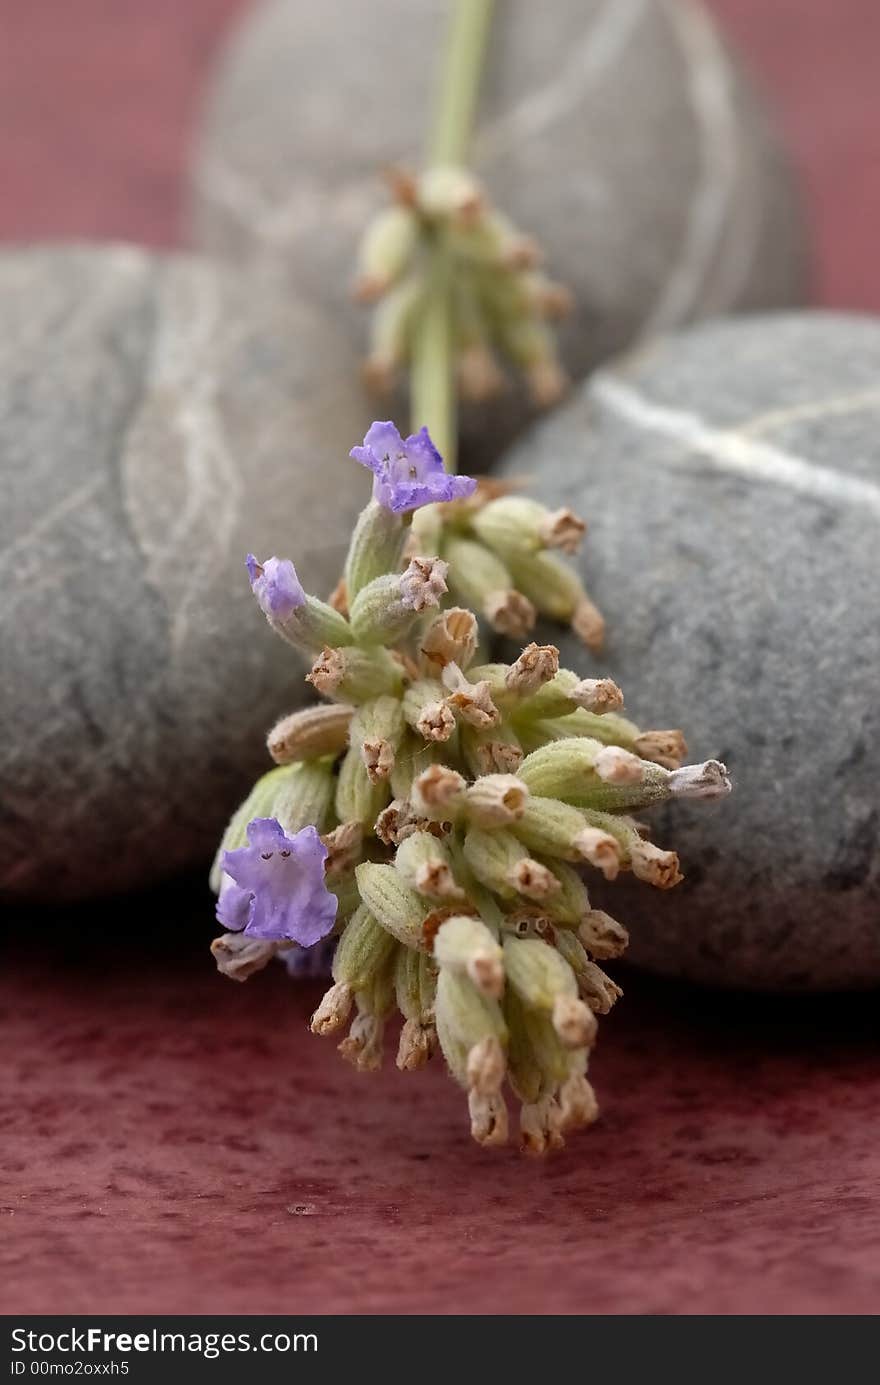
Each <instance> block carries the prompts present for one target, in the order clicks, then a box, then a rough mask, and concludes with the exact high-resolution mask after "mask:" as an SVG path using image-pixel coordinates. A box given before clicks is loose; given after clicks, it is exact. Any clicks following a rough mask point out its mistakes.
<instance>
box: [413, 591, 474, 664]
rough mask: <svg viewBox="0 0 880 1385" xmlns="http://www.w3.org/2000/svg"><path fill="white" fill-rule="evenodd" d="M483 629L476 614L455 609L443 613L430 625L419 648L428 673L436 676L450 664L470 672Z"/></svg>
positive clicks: (455, 607)
mask: <svg viewBox="0 0 880 1385" xmlns="http://www.w3.org/2000/svg"><path fill="white" fill-rule="evenodd" d="M479 633H480V632H479V627H478V625H477V620H476V617H475V616H474V614H473V612H472V611H466V610H464V609H463V608H462V607H461V606H452V607H451V608H450V609H449V610H447V611H441V612H440V614H439V615H438V616H435V618H434V620H432V621H431V624H430V625H429V626H428V628H427V630H426V631H425V633H424V634H423V635H422V638H421V640H420V642H419V649H420V653H421V655H422V659H423V661H424V664H425V668H426V670H427V672H428V673H430V674H431V675H432V676H434V677H436V676H439V674H441V673H442V671H443V669H444V668H445V667H446V665H447V664H457V665H458V667H459V668H460V669H466V668H467V667H468V665H469V664H470V663H472V661H473V658H474V655H475V653H476V651H477V644H478V642H479Z"/></svg>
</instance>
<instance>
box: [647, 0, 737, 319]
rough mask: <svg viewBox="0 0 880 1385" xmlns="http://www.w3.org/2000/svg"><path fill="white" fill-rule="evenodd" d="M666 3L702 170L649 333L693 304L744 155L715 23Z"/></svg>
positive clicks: (687, 4)
mask: <svg viewBox="0 0 880 1385" xmlns="http://www.w3.org/2000/svg"><path fill="white" fill-rule="evenodd" d="M667 8H668V14H669V17H670V19H671V21H672V23H673V27H674V29H675V32H676V35H677V36H678V39H679V42H680V44H681V48H682V52H683V54H684V58H685V64H686V72H687V80H688V93H689V96H690V101H691V105H692V107H693V111H694V115H695V117H696V120H697V128H698V132H699V136H700V176H699V180H698V183H697V186H696V189H695V192H694V196H693V198H692V200H691V204H690V207H689V209H688V216H687V225H686V229H685V234H684V240H683V242H682V247H681V252H680V254H679V257H678V262H677V263H676V265H675V266H674V267H673V270H672V273H671V274H670V276H669V278H668V279H667V281H666V283H665V285H664V287H663V289H662V290H661V293H660V296H659V298H658V299H657V301H656V302H655V303H654V305H653V307H652V308H651V310H650V312H649V313H648V315H647V317H646V318H645V321H644V322H643V324H642V332H643V333H644V334H646V335H652V334H654V333H655V332H662V331H665V330H666V329H667V328H668V327H673V326H675V325H676V324H678V323H680V322H683V321H686V319H687V316H688V314H689V313H691V312H692V311H693V310H694V308H695V306H696V304H697V302H698V298H699V291H700V288H701V286H702V285H703V283H704V281H705V278H706V275H707V273H708V271H709V268H710V266H711V262H712V256H713V255H714V254H715V252H716V250H717V248H718V245H719V242H720V240H721V237H722V235H723V232H724V226H725V220H726V217H727V215H728V212H729V209H730V202H731V197H732V194H733V191H734V188H735V185H736V174H737V168H738V159H739V154H738V139H737V128H736V113H735V110H734V105H733V94H732V92H731V89H730V80H731V72H730V66H729V64H728V62H727V59H726V57H725V54H724V50H723V48H722V47H721V43H720V41H719V39H718V35H717V33H716V32H715V28H714V25H713V23H712V21H711V19H709V17H708V16H707V15H705V14H703V12H702V11H701V10H700V9H698V8H697V7H696V6H695V5H693V4H692V3H691V0H681V3H677V4H675V5H669V6H668V7H667Z"/></svg>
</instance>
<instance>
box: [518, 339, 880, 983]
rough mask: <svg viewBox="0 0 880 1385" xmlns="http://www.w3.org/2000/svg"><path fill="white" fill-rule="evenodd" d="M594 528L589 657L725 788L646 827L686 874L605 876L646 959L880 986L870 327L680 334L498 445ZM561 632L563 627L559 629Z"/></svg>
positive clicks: (879, 495)
mask: <svg viewBox="0 0 880 1385" xmlns="http://www.w3.org/2000/svg"><path fill="white" fill-rule="evenodd" d="M504 470H506V471H508V472H509V473H510V474H512V475H518V474H520V475H521V474H528V475H529V476H530V477H531V478H532V480H533V489H534V493H536V494H538V495H540V497H541V499H542V500H544V501H545V502H546V503H547V504H550V505H563V504H567V505H571V506H572V507H573V508H575V509H577V510H579V511H580V512H581V513H582V514H584V515H585V516H586V517H587V519H588V522H589V525H590V528H589V532H588V535H587V542H586V545H585V549H584V554H583V557H582V559H581V560H580V562H581V565H582V570H583V573H584V576H585V579H586V581H587V583H588V585H589V587H590V589H591V591H592V592H593V594H594V596H595V598H596V600H597V601H598V603H599V605H600V606H601V607H602V609H603V610H604V612H605V614H606V616H607V618H608V630H609V635H608V643H607V651H606V653H605V655H604V656H603V658H602V659H601V660H600V661H596V660H593V659H591V658H590V657H589V656H586V655H585V654H584V652H583V651H582V650H580V649H579V648H578V647H577V646H576V644H575V643H574V642H573V641H571V640H569V639H564V640H563V642H562V643H563V655H564V659H565V661H566V662H570V661H573V665H574V666H577V667H580V668H583V669H585V670H587V669H589V668H591V667H592V668H593V669H595V668H601V669H603V670H606V671H608V672H610V673H612V674H613V675H614V677H615V678H617V680H618V681H619V683H620V685H621V686H622V688H623V689H624V692H625V694H626V699H627V707H628V709H630V711H631V714H632V716H633V717H634V719H635V720H637V721H638V722H639V723H640V724H641V725H642V726H644V727H647V726H657V727H665V726H681V727H682V728H683V730H684V731H685V734H686V736H687V739H688V742H689V745H690V755H689V758H690V759H691V760H702V759H705V758H708V757H713V756H717V757H718V758H720V759H722V760H724V761H725V762H726V763H727V764H728V766H729V768H730V770H731V772H732V775H733V778H734V782H735V792H734V794H733V796H732V797H731V798H729V799H726V800H725V801H724V802H722V803H720V804H709V805H705V806H704V805H701V804H698V803H697V804H688V803H682V804H679V805H675V806H672V807H668V808H664V809H663V811H661V812H659V813H657V814H656V815H655V817H654V821H655V823H656V827H657V832H656V839H657V840H658V841H659V842H660V843H661V844H662V845H666V846H672V847H675V848H676V849H677V850H678V851H679V854H680V856H681V859H682V865H683V869H684V871H685V874H686V877H687V878H686V880H685V883H684V884H683V885H681V886H679V888H678V889H675V890H672V891H670V892H669V893H667V894H660V893H659V892H657V891H654V890H651V889H650V888H648V887H647V886H644V885H639V884H638V883H637V882H629V881H627V882H623V881H618V882H616V883H615V884H614V885H610V886H608V887H606V888H605V889H601V888H599V887H598V886H597V887H596V889H595V891H594V893H595V894H596V896H597V898H598V897H600V896H601V897H602V899H603V907H606V908H608V910H609V912H611V913H615V914H617V915H618V916H619V917H620V918H621V919H623V920H624V921H625V922H626V923H627V924H628V925H630V926H631V927H632V935H633V939H632V948H631V953H630V955H631V957H632V959H633V960H635V961H637V962H640V963H642V964H644V965H645V966H647V967H650V968H652V969H653V970H656V971H660V972H665V973H669V974H675V975H682V976H687V977H693V978H696V979H698V980H701V981H707V982H712V983H720V984H723V985H729V986H749V987H765V988H779V989H805V990H810V989H829V990H830V989H833V988H837V987H841V988H849V987H861V986H870V985H876V984H878V983H880V597H878V592H880V321H878V320H877V319H874V318H860V317H847V316H837V315H832V314H823V313H805V314H792V315H788V314H786V315H780V316H776V317H773V316H768V317H755V318H752V319H751V320H745V319H741V320H730V321H727V322H720V323H714V324H708V325H705V326H701V327H696V328H691V329H690V330H689V331H688V332H686V333H684V334H682V335H680V336H678V337H677V338H676V337H673V338H671V339H670V340H669V341H667V342H666V343H663V344H659V345H657V346H656V347H655V348H654V349H653V350H652V351H649V352H647V353H645V354H644V355H642V356H640V357H633V358H631V359H630V360H629V361H628V362H627V361H626V360H624V361H623V362H621V363H619V364H617V365H615V366H612V367H610V368H609V369H607V370H604V371H601V372H599V373H598V374H597V375H596V376H595V377H594V379H593V381H592V382H591V383H590V384H589V385H588V386H585V387H584V388H583V389H582V390H581V392H580V393H579V395H578V396H577V397H576V399H575V400H574V401H573V402H572V403H571V404H570V405H569V406H568V407H567V408H565V409H564V410H563V411H561V412H560V413H559V414H558V415H557V416H556V417H554V418H553V419H551V420H550V421H548V422H546V423H544V424H542V425H541V426H539V427H537V428H535V429H534V430H533V431H532V432H531V433H529V434H528V436H527V437H525V438H524V439H523V440H522V441H521V442H520V443H519V444H518V446H517V447H516V448H515V449H514V450H513V451H511V452H510V453H509V454H508V457H507V459H506V461H505V465H504ZM554 638H555V637H554Z"/></svg>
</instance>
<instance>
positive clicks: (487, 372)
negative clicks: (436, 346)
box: [456, 344, 507, 404]
mask: <svg viewBox="0 0 880 1385" xmlns="http://www.w3.org/2000/svg"><path fill="white" fill-rule="evenodd" d="M456 369H457V374H458V383H459V387H460V389H461V393H462V396H463V398H465V399H469V400H472V401H473V402H474V403H476V404H482V403H484V402H485V401H486V400H487V399H495V398H496V397H497V396H498V395H499V394H502V393H503V392H504V388H505V385H506V383H507V382H506V380H505V378H504V375H503V374H502V372H501V371H500V370H499V368H498V365H497V363H496V361H495V357H494V356H493V355H492V352H491V351H490V350H489V348H488V347H487V346H484V345H482V344H479V345H475V346H468V347H466V348H465V350H464V351H462V353H461V355H460V356H459V358H458V362H457V367H456Z"/></svg>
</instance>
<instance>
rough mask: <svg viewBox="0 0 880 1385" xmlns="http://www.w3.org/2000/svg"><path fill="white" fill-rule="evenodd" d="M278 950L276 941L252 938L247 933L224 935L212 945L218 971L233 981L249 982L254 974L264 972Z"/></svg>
mask: <svg viewBox="0 0 880 1385" xmlns="http://www.w3.org/2000/svg"><path fill="white" fill-rule="evenodd" d="M277 950H278V944H277V942H276V941H275V940H274V939H272V940H271V941H269V940H266V939H265V938H251V937H248V936H247V934H245V933H224V934H223V935H222V937H220V938H215V939H214V941H213V942H212V944H211V952H212V954H213V957H214V960H215V962H216V963H217V970H218V971H219V972H220V973H221V974H222V975H223V976H228V977H229V978H230V980H232V981H247V979H248V977H249V976H253V974H254V972H256V971H262V970H263V968H264V967H265V966H267V965H268V964H269V962H270V961H271V960H272V958H273V957H274V956H275V953H276V952H277Z"/></svg>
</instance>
